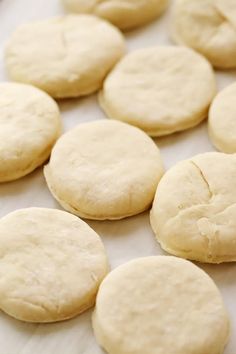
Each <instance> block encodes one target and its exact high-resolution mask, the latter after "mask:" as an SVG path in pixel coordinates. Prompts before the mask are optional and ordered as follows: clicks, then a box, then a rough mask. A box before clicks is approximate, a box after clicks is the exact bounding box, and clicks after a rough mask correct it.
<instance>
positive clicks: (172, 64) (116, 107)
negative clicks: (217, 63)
mask: <svg viewBox="0 0 236 354" xmlns="http://www.w3.org/2000/svg"><path fill="white" fill-rule="evenodd" d="M215 94H216V83H215V77H214V73H213V70H212V68H211V65H210V64H209V63H208V62H207V60H205V58H203V57H202V56H201V55H199V54H197V53H195V52H194V51H192V50H191V49H188V48H184V47H174V46H166V47H162V46H161V47H153V48H145V49H140V50H136V51H134V52H131V53H130V54H128V55H127V56H125V57H124V58H123V59H122V60H121V61H120V62H119V63H118V64H117V66H116V67H115V69H114V70H113V71H112V72H111V73H110V74H109V75H108V77H107V78H106V80H105V82H104V86H103V90H102V91H101V93H100V104H101V106H102V108H103V109H104V111H105V112H106V113H107V115H108V116H109V117H110V118H113V119H118V120H122V121H125V122H128V123H130V124H133V125H136V126H138V127H139V128H141V129H143V130H144V131H146V132H147V133H148V134H149V135H151V136H160V135H166V134H170V133H173V132H176V131H180V130H184V129H187V128H190V127H192V126H194V125H196V124H198V123H200V121H202V120H203V119H204V118H206V116H207V112H208V107H209V105H210V103H211V101H212V99H213V97H214V96H215Z"/></svg>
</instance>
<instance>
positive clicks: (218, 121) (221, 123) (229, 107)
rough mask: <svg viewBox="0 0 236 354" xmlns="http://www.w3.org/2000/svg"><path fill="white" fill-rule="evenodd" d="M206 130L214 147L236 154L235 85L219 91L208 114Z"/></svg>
mask: <svg viewBox="0 0 236 354" xmlns="http://www.w3.org/2000/svg"><path fill="white" fill-rule="evenodd" d="M208 129H209V135H210V138H211V140H212V142H213V144H214V145H215V147H216V148H217V149H218V150H220V151H223V152H226V153H236V83H234V84H232V85H230V86H228V87H227V88H226V89H224V90H223V91H221V92H220V93H219V94H218V95H217V96H216V98H215V99H214V101H213V103H212V105H211V109H210V112H209V120H208Z"/></svg>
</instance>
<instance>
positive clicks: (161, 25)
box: [0, 0, 236, 354]
mask: <svg viewBox="0 0 236 354" xmlns="http://www.w3.org/2000/svg"><path fill="white" fill-rule="evenodd" d="M61 13H63V9H62V7H61V6H60V3H59V0H39V1H32V0H0V81H4V80H6V79H7V77H6V74H5V70H4V64H3V48H4V43H5V41H6V39H7V38H8V36H9V34H10V33H11V32H12V31H13V30H14V29H15V28H16V27H17V26H18V25H20V24H21V23H24V22H28V21H32V20H38V19H43V18H47V17H50V16H54V15H57V14H61ZM169 21H170V17H169V12H168V13H166V15H164V16H163V17H162V18H161V19H160V20H159V21H156V22H155V23H153V24H151V25H148V26H146V27H145V28H141V29H138V30H136V31H132V32H130V33H128V34H127V35H126V38H127V45H128V50H133V49H136V48H141V47H148V46H153V45H158V44H162V45H163V44H170V41H169V39H168V22H169ZM217 80H218V87H219V89H222V88H223V87H225V86H227V85H228V84H229V83H231V82H233V81H236V72H235V71H227V72H221V73H220V72H219V73H217ZM193 99H194V98H193ZM59 104H60V109H61V112H62V118H63V124H64V130H65V131H66V130H69V129H71V128H73V127H74V126H75V125H77V124H79V123H82V122H86V121H91V120H96V119H101V118H104V117H105V116H104V114H103V113H102V111H101V110H100V109H99V107H98V105H97V99H96V95H94V96H90V97H87V98H83V99H73V100H64V101H61V102H60V103H59ZM156 142H157V144H158V146H159V147H160V149H161V153H162V157H163V159H164V162H165V167H166V168H169V167H171V166H172V165H174V164H175V163H176V162H177V161H180V160H183V159H185V158H188V157H191V156H193V155H195V154H198V153H202V152H206V151H212V150H214V148H213V147H212V146H211V144H210V142H209V140H208V136H207V129H206V124H205V123H203V124H201V125H199V126H198V127H197V128H194V129H191V130H189V131H186V132H183V133H179V134H175V135H172V136H168V137H165V138H161V139H156ZM219 178H220V176H219ZM31 206H38V207H48V208H60V207H59V205H58V204H57V203H56V202H55V201H54V199H53V198H52V196H51V195H50V193H49V191H48V189H47V187H46V184H45V181H44V177H43V174H42V168H40V169H38V170H37V171H35V172H34V173H32V174H30V175H29V176H27V177H25V178H22V179H20V180H18V181H16V182H11V183H6V184H0V217H1V216H3V215H5V214H7V213H9V212H11V211H13V210H15V209H18V208H25V207H31ZM88 223H89V225H90V226H91V227H93V228H94V230H95V231H96V232H97V233H98V234H99V235H100V236H101V237H102V239H103V242H104V243H105V246H106V249H107V252H108V256H109V259H110V263H111V267H112V268H114V267H116V266H118V265H119V264H121V263H124V262H126V261H129V260H130V259H133V258H136V257H142V256H150V255H158V254H163V252H162V251H161V249H160V247H159V246H158V244H157V243H156V241H155V239H154V236H153V233H152V230H151V227H150V224H149V215H148V213H143V214H141V215H138V216H135V217H132V218H128V219H125V220H121V221H112V222H93V221H88ZM198 265H199V266H200V267H202V268H203V269H204V270H205V271H207V273H208V274H209V275H210V276H211V277H212V278H213V279H214V281H215V282H216V284H217V285H218V287H219V288H220V290H221V293H222V295H223V298H224V301H225V303H226V306H227V308H228V311H229V313H230V317H231V323H232V333H231V337H230V341H229V344H228V346H227V348H226V350H225V354H236V301H235V297H236V264H233V263H231V264H223V265H200V264H198ZM32 353H34V354H42V353H43V354H55V353H57V354H101V353H103V352H102V350H101V349H99V347H98V346H97V345H96V343H95V339H94V337H93V334H92V329H91V310H90V311H87V312H86V313H84V314H82V315H81V316H78V317H76V318H74V319H72V320H69V321H65V322H61V323H56V324H46V325H36V324H28V323H23V322H20V321H17V320H14V319H12V318H10V317H9V316H7V315H5V314H4V313H2V312H0V354H32ZM143 354H149V353H143ZM166 354H168V353H166ZM206 354H208V353H206Z"/></svg>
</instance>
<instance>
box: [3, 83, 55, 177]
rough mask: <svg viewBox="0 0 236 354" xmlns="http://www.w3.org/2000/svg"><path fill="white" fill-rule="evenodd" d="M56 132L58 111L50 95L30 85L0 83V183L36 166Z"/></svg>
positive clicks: (48, 148) (47, 152)
mask: <svg viewBox="0 0 236 354" xmlns="http://www.w3.org/2000/svg"><path fill="white" fill-rule="evenodd" d="M60 132H61V120H60V112H59V109H58V106H57V104H56V102H55V101H54V100H53V99H52V98H51V97H49V96H48V95H47V94H46V93H44V92H42V91H40V90H38V89H37V88H35V87H33V86H30V85H23V84H15V83H6V82H4V83H0V182H5V181H11V180H15V179H17V178H20V177H23V176H25V175H27V174H28V173H30V172H32V171H33V170H34V169H36V168H37V167H38V166H40V165H41V164H42V163H43V162H44V161H45V160H47V158H48V157H49V155H50V152H51V148H52V146H53V144H54V143H55V141H56V139H57V138H58V136H59V135H60Z"/></svg>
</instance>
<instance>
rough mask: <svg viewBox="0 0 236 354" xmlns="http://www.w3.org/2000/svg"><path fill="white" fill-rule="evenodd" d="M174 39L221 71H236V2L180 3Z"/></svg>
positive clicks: (195, 0)
mask: <svg viewBox="0 0 236 354" xmlns="http://www.w3.org/2000/svg"><path fill="white" fill-rule="evenodd" d="M171 31H172V38H173V39H174V41H175V42H176V43H178V44H183V45H187V46H189V47H192V48H193V49H195V50H197V51H199V52H200V53H201V54H203V55H205V56H206V57H207V58H208V60H210V62H211V63H212V64H213V65H214V66H215V67H218V68H223V69H224V68H225V69H229V68H236V2H235V1H234V0H177V1H176V3H175V6H174V10H173V18H172V28H171Z"/></svg>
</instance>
